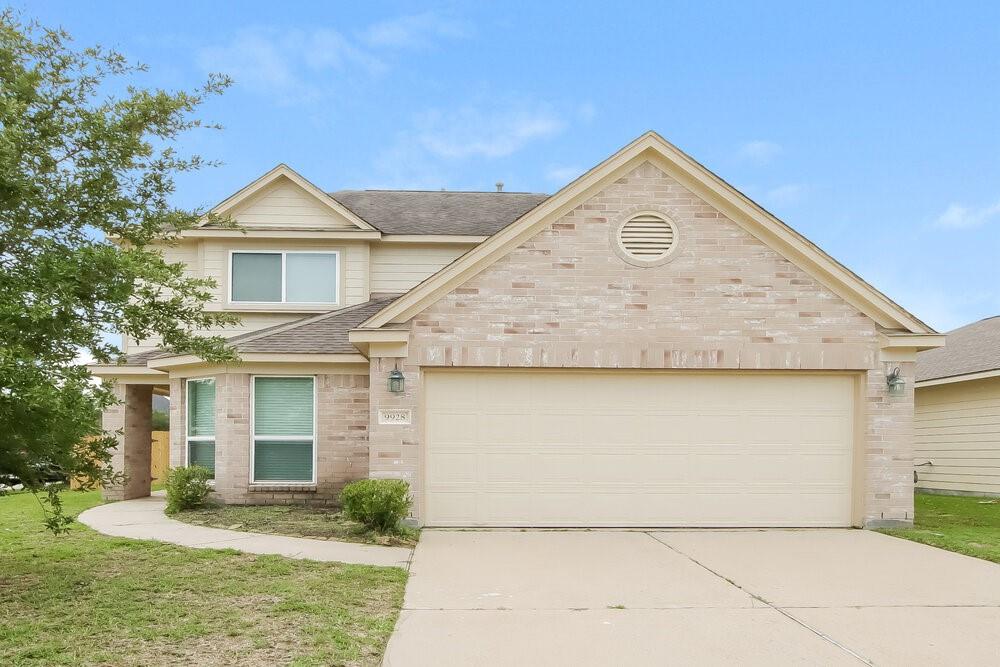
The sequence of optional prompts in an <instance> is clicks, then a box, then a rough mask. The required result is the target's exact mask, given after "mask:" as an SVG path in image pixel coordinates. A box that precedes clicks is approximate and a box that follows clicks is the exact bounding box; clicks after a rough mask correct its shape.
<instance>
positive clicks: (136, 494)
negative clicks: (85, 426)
mask: <svg viewBox="0 0 1000 667" xmlns="http://www.w3.org/2000/svg"><path fill="white" fill-rule="evenodd" d="M115 395H116V396H117V397H118V399H119V400H120V401H121V403H119V404H117V405H113V406H111V407H110V408H108V409H107V410H105V411H104V415H103V424H104V430H105V431H109V432H112V433H114V432H116V431H121V432H120V433H118V434H117V439H118V446H117V447H116V448H115V450H114V451H113V453H112V457H111V465H112V467H113V468H114V471H115V472H120V473H124V474H125V481H124V483H122V484H118V485H114V486H111V487H108V488H106V489H104V498H105V499H106V500H129V499H131V498H142V497H144V496H148V495H149V490H150V484H151V483H152V479H151V475H150V463H151V458H152V449H153V436H152V431H153V424H152V413H153V385H149V384H123V383H121V382H118V383H115Z"/></svg>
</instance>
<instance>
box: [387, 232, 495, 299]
mask: <svg viewBox="0 0 1000 667" xmlns="http://www.w3.org/2000/svg"><path fill="white" fill-rule="evenodd" d="M475 245H476V244H474V243H470V244H468V245H465V244H463V245H424V244H414V243H385V244H379V245H376V246H374V247H373V248H372V258H371V262H372V264H371V276H372V291H373V292H405V291H407V290H409V289H411V288H412V287H413V286H414V285H416V284H417V283H419V282H421V281H423V280H424V279H426V278H427V277H429V276H431V275H432V274H434V273H437V272H438V271H440V270H441V269H442V268H444V267H445V266H447V265H448V264H450V263H451V262H452V261H454V260H455V259H456V258H457V257H460V256H462V255H464V254H465V253H466V252H468V251H469V250H470V249H471V248H472V247H473V246H475Z"/></svg>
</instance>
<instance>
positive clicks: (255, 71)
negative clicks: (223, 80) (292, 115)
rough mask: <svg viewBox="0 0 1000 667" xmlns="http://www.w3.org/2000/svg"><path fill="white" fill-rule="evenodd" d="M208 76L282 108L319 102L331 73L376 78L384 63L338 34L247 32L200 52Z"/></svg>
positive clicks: (325, 31) (327, 31) (319, 31)
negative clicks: (229, 81) (212, 74)
mask: <svg viewBox="0 0 1000 667" xmlns="http://www.w3.org/2000/svg"><path fill="white" fill-rule="evenodd" d="M197 57H198V64H199V65H200V66H201V67H202V68H203V69H205V70H206V71H212V72H223V73H225V74H228V75H230V76H232V77H233V79H234V81H235V82H236V84H237V85H239V86H244V87H246V88H247V89H248V90H251V91H253V92H256V93H261V94H266V95H270V96H273V97H274V98H275V101H276V102H277V103H279V104H289V103H296V102H301V101H310V100H315V99H318V98H320V97H322V96H323V94H324V93H326V92H328V89H329V88H331V87H332V81H330V79H329V78H324V75H329V74H331V73H333V72H341V71H346V70H348V69H350V70H352V71H361V72H364V73H368V74H370V73H377V72H379V71H381V70H382V69H384V65H383V63H382V62H381V61H380V60H379V59H378V58H377V57H375V56H374V55H372V54H370V53H367V52H365V51H364V50H362V49H359V48H357V47H356V46H354V45H353V44H351V43H350V41H348V39H347V38H346V37H344V36H343V35H341V34H340V33H338V32H337V31H335V30H330V29H327V28H315V29H311V30H299V29H293V30H284V31H282V30H277V29H273V28H243V29H240V30H238V31H236V33H235V34H234V35H233V36H232V38H231V39H230V40H229V41H228V42H227V43H226V44H223V45H217V46H210V47H206V48H203V49H201V50H200V51H199V52H198V56H197Z"/></svg>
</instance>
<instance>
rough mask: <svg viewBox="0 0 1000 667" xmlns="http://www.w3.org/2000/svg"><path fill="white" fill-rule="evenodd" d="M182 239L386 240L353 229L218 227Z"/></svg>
mask: <svg viewBox="0 0 1000 667" xmlns="http://www.w3.org/2000/svg"><path fill="white" fill-rule="evenodd" d="M180 236H181V238H184V239H188V238H240V239H320V240H322V239H335V240H340V239H346V240H362V241H364V240H369V241H371V240H377V239H381V238H384V237H383V236H382V232H379V231H367V230H362V229H359V230H351V229H336V230H334V229H303V228H293V229H274V228H271V227H269V228H267V229H257V228H253V227H240V228H239V229H227V228H217V227H202V228H200V229H190V230H187V231H185V232H182V233H181V235H180Z"/></svg>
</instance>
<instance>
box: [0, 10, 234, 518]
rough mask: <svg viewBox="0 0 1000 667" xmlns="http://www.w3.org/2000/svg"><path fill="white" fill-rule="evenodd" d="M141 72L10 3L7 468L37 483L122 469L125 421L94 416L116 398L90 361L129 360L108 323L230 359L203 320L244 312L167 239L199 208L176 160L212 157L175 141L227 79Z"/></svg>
mask: <svg viewBox="0 0 1000 667" xmlns="http://www.w3.org/2000/svg"><path fill="white" fill-rule="evenodd" d="M144 71H145V68H144V67H143V66H142V65H133V64H129V63H128V62H127V61H126V59H125V58H124V57H123V56H121V55H120V54H118V53H115V52H114V51H109V50H105V49H102V48H100V47H93V48H85V49H77V48H75V47H74V45H73V44H72V40H71V38H70V37H69V35H67V34H66V33H65V32H63V31H62V30H52V29H47V28H44V27H41V26H39V25H37V24H35V23H32V22H26V21H24V20H23V19H22V18H21V17H20V16H19V15H18V14H16V13H14V12H11V11H9V10H8V11H5V12H3V13H2V14H0V341H2V346H0V476H3V475H8V476H14V477H16V478H18V479H19V480H20V481H21V482H23V483H24V484H25V486H26V487H27V488H29V489H32V490H35V491H38V490H40V489H42V488H45V485H46V482H47V481H48V480H50V479H52V478H54V477H60V476H80V477H84V478H89V479H93V480H105V481H114V480H113V479H111V470H110V465H109V463H110V452H109V449H110V448H111V447H112V446H113V444H114V439H113V435H114V434H109V433H103V432H102V431H101V429H100V426H99V423H98V421H97V420H96V419H95V415H99V414H100V412H101V411H102V410H103V409H104V408H106V407H108V406H109V405H111V404H112V403H113V402H114V400H115V399H114V396H113V394H112V392H111V391H110V388H109V387H108V386H106V385H98V384H96V383H95V382H94V381H93V378H92V376H91V375H90V374H89V372H88V371H87V369H86V368H85V366H84V365H82V364H81V363H79V361H78V360H79V359H80V358H81V355H89V356H91V357H93V359H95V360H96V361H97V362H98V363H102V364H108V363H116V362H120V361H121V355H122V353H121V350H120V349H119V347H118V346H117V345H115V344H113V343H110V342H108V340H107V335H108V333H109V332H111V331H114V332H117V333H121V334H124V335H127V336H130V337H132V338H136V339H147V338H151V337H157V338H159V339H161V340H162V346H163V347H164V348H166V349H169V350H172V351H176V352H179V353H191V354H196V355H198V356H201V357H203V358H205V359H208V360H213V361H228V360H232V359H234V353H233V351H232V350H231V348H229V347H227V346H226V345H225V342H224V339H222V338H221V337H211V336H200V335H198V331H199V330H205V329H216V328H218V327H220V326H225V325H227V324H230V323H232V321H233V320H232V317H231V316H230V315H227V314H222V313H218V312H212V311H206V310H204V309H203V307H202V306H203V304H204V303H205V302H207V301H208V300H209V299H210V298H211V294H210V288H212V287H213V286H214V284H213V282H212V281H210V280H205V279H197V278H191V277H189V276H186V275H185V273H184V267H183V265H181V264H176V263H170V262H167V261H166V260H165V259H164V257H163V256H162V254H161V248H162V247H163V246H164V244H170V243H174V242H176V239H177V235H178V234H179V233H180V232H182V231H183V230H185V229H189V228H191V227H192V226H194V225H196V224H197V223H198V221H199V219H200V218H201V217H202V216H203V213H204V212H202V211H197V210H187V209H183V208H178V207H176V206H173V205H172V204H171V203H170V199H171V195H172V194H173V192H174V184H175V177H176V176H177V175H178V174H182V173H186V172H193V171H197V170H199V169H202V168H204V167H207V166H210V165H211V164H212V163H211V162H209V161H206V160H205V159H203V158H202V157H200V156H197V155H182V154H181V153H180V152H179V151H178V149H177V148H176V146H177V144H178V141H179V140H180V139H181V138H182V135H184V134H185V133H188V132H189V131H192V130H195V129H197V128H213V127H215V126H212V125H208V124H203V123H202V122H201V121H200V120H199V119H197V118H195V117H194V113H195V111H196V110H197V108H198V107H199V105H201V104H202V103H203V102H204V101H205V100H206V99H207V98H209V97H211V96H214V95H217V94H219V93H221V92H222V91H223V90H224V89H225V88H226V86H227V85H228V80H227V79H225V78H224V77H219V76H210V77H209V78H208V81H207V82H206V83H205V84H204V85H203V86H202V87H200V88H198V89H196V90H194V91H190V92H184V91H180V92H175V91H165V90H158V89H147V88H143V87H141V86H138V85H136V84H135V83H134V81H135V80H136V79H137V78H139V77H141V75H142V73H143V72H144ZM55 502H56V503H57V502H58V501H57V500H56V501H55ZM50 509H51V510H53V511H54V513H55V517H56V518H55V519H54V520H55V521H56V524H58V520H59V517H60V512H59V511H58V510H59V507H58V504H55V505H51V506H50ZM50 527H53V526H50ZM54 527H55V528H56V529H58V528H59V526H58V525H55V526H54Z"/></svg>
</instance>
